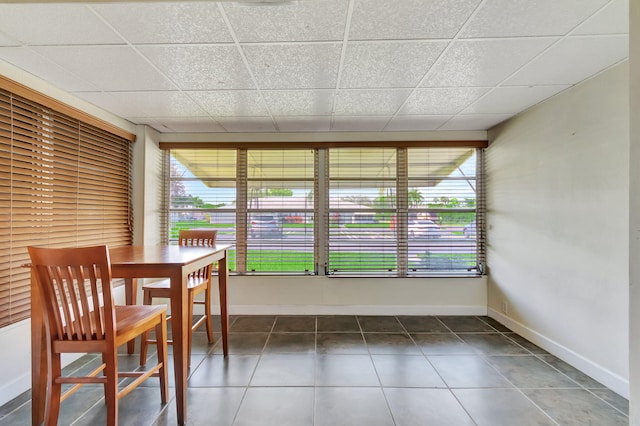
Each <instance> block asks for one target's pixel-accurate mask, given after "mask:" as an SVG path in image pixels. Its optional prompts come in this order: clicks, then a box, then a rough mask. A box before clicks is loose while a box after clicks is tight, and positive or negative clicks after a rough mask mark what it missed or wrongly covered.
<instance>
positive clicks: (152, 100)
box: [76, 92, 206, 118]
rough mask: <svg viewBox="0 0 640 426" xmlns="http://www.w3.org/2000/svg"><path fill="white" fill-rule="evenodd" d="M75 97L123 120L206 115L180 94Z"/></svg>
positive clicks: (95, 93) (138, 93)
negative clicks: (128, 118)
mask: <svg viewBox="0 0 640 426" xmlns="http://www.w3.org/2000/svg"><path fill="white" fill-rule="evenodd" d="M76 95H77V96H79V97H81V98H83V99H85V100H87V101H89V102H91V103H93V104H95V105H97V106H99V107H101V108H104V109H106V110H107V111H112V112H113V113H115V114H118V115H120V116H122V117H124V118H127V117H194V116H195V117H198V116H203V115H206V114H205V112H204V111H203V110H202V108H200V107H199V106H198V105H197V104H196V103H195V102H193V101H192V100H191V99H189V97H188V96H187V95H185V94H184V93H182V92H112V93H102V92H86V93H77V94H76Z"/></svg>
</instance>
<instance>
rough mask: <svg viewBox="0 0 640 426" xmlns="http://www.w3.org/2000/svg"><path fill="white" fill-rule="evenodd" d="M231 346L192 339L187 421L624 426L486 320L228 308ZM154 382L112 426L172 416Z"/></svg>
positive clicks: (610, 400) (15, 407) (10, 419)
mask: <svg viewBox="0 0 640 426" xmlns="http://www.w3.org/2000/svg"><path fill="white" fill-rule="evenodd" d="M218 337H219V334H217V335H216V338H218ZM229 342H230V355H229V357H228V358H227V359H225V358H224V357H223V356H222V354H221V353H222V348H221V345H220V342H219V341H218V340H216V342H215V344H214V345H208V344H207V342H206V337H205V334H204V333H200V332H198V333H196V336H195V337H194V348H193V353H192V361H191V362H192V368H191V371H190V378H189V390H188V399H189V402H188V404H189V405H188V416H189V418H188V420H189V424H190V425H208V426H209V425H237V426H240V425H251V426H256V425H259V426H286V425H292V426H304V425H315V426H324V425H328V426H329V425H330V426H336V425H367V426H374V425H447V426H449V425H455V426H458V425H474V424H476V425H492V426H494V425H509V426H511V425H518V426H521V425H581V426H582V425H599V426H602V425H626V424H628V402H627V400H626V399H624V398H622V397H620V396H619V395H617V394H615V393H614V392H612V391H611V390H609V389H607V388H606V387H604V386H603V385H601V384H600V383H598V382H596V381H595V380H593V379H591V378H589V377H588V376H586V375H584V374H582V373H581V372H579V371H578V370H576V369H574V368H572V367H571V366H569V365H568V364H566V363H564V362H563V361H561V360H559V359H558V358H556V357H554V356H553V355H550V354H549V353H547V352H545V351H544V350H542V349H540V348H538V347H537V346H535V345H533V344H531V343H530V342H528V341H526V340H525V339H523V338H522V337H520V336H518V335H517V334H515V333H512V332H511V331H510V330H508V329H506V328H505V327H504V326H502V325H500V324H498V323H497V322H495V321H494V320H492V319H491V318H488V317H474V316H467V317H456V316H439V317H427V316H425V317H420V316H398V317H393V316H238V317H234V318H232V322H231V332H230V335H229ZM119 361H120V364H121V366H124V367H125V368H127V367H130V368H135V367H136V366H137V363H138V359H137V356H128V355H125V354H124V353H123V355H122V356H121V357H120V360H119ZM96 362H97V360H96V358H95V356H90V355H87V356H85V357H83V358H81V359H80V360H78V361H76V362H74V363H73V364H72V365H70V366H69V367H67V369H66V370H67V371H68V372H73V371H76V370H77V371H84V370H87V369H90V368H91V367H92V366H94V365H95V364H96ZM172 374H173V372H172V371H170V375H172ZM154 380H157V379H150V380H149V381H147V382H146V383H145V384H144V385H143V386H142V387H139V388H137V389H136V390H134V391H133V392H132V393H131V394H129V395H128V396H127V397H125V398H124V399H123V400H122V401H121V402H120V424H121V425H125V426H129V425H174V424H176V416H175V405H174V401H173V399H172V400H171V401H170V403H169V404H167V405H165V406H162V405H161V404H160V395H159V391H158V388H157V382H155V381H154ZM171 382H172V383H173V381H171ZM170 393H171V396H172V397H173V391H172V390H171V391H170ZM29 398H30V396H29V392H26V393H25V394H23V395H21V396H19V397H18V398H16V399H15V400H13V401H11V402H9V403H7V404H6V405H4V406H2V407H0V425H11V426H18V425H29V424H30V423H31V421H30V418H31V416H30V413H31V411H30V410H31V404H30V399H29ZM59 423H60V424H61V425H98V424H104V423H105V407H104V402H103V399H102V388H101V387H98V386H93V387H87V386H85V388H84V389H82V390H81V391H79V392H77V393H76V394H74V395H73V396H71V397H70V398H69V399H67V400H66V401H64V402H63V404H62V408H61V415H60V421H59Z"/></svg>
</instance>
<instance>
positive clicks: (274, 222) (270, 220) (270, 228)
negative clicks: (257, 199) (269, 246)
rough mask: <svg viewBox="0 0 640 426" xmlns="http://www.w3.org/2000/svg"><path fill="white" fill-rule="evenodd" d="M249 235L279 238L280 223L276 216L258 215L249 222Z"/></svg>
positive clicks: (280, 233) (280, 234) (280, 232)
mask: <svg viewBox="0 0 640 426" xmlns="http://www.w3.org/2000/svg"><path fill="white" fill-rule="evenodd" d="M249 234H250V235H251V236H252V237H253V238H256V237H269V236H271V237H281V236H282V221H281V220H280V218H279V217H278V216H275V215H266V214H259V215H255V216H253V217H252V218H251V222H249Z"/></svg>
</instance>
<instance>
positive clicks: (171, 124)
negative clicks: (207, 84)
mask: <svg viewBox="0 0 640 426" xmlns="http://www.w3.org/2000/svg"><path fill="white" fill-rule="evenodd" d="M131 121H133V122H134V123H137V124H147V125H149V126H151V127H153V128H154V129H156V130H157V131H159V132H161V133H171V132H181V133H182V132H184V133H191V132H224V131H225V129H224V127H222V126H221V125H219V124H218V123H216V122H215V121H214V120H213V119H212V118H210V117H184V118H137V117H136V118H133V119H131Z"/></svg>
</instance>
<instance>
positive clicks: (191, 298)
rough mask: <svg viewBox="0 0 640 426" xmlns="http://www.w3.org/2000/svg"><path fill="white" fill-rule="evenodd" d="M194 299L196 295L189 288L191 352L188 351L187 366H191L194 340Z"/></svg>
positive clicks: (189, 339)
mask: <svg viewBox="0 0 640 426" xmlns="http://www.w3.org/2000/svg"><path fill="white" fill-rule="evenodd" d="M194 299H195V296H194V295H193V291H191V290H189V322H188V324H189V338H188V344H187V347H188V348H189V352H188V353H187V356H188V358H187V368H190V367H191V344H192V342H193V309H194V308H195V303H194Z"/></svg>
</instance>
